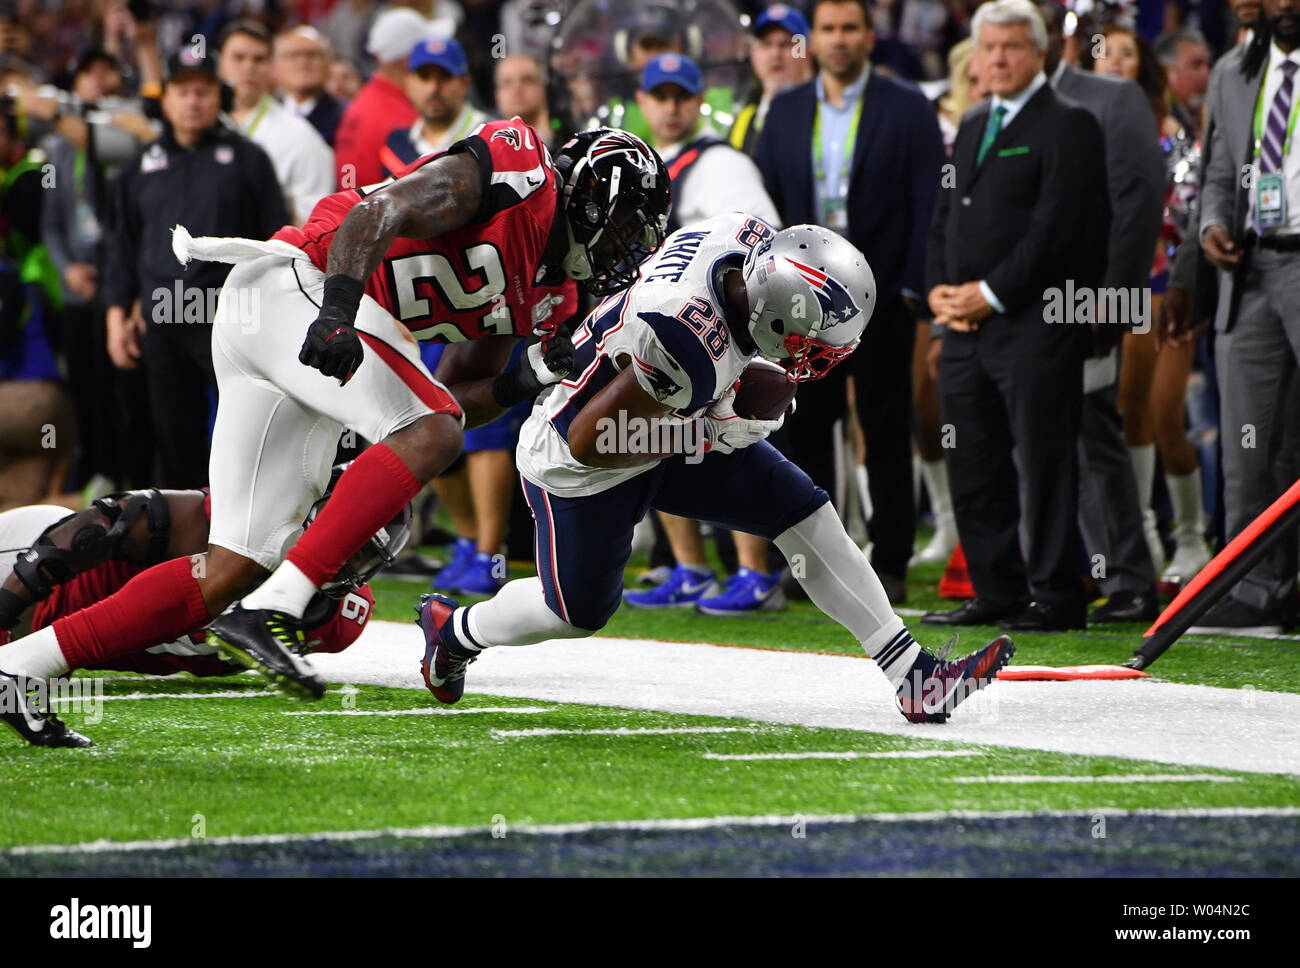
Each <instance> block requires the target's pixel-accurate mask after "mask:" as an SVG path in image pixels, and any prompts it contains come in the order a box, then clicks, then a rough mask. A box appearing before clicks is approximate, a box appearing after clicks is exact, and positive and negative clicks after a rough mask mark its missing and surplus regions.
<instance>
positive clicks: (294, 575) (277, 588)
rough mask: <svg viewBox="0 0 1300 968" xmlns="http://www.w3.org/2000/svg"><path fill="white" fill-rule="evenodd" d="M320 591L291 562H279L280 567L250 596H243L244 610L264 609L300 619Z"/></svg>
mask: <svg viewBox="0 0 1300 968" xmlns="http://www.w3.org/2000/svg"><path fill="white" fill-rule="evenodd" d="M318 591H320V589H318V588H317V587H316V586H315V585H314V584H312V580H311V579H310V578H308V577H307V576H306V575H304V574H303V573H302V572H301V571H299V570H298V566H297V565H295V564H294V563H293V562H291V561H282V562H280V567H279V568H277V569H275V571H273V572H271V577H270V578H268V579H267V580H266V581H264V582H263V583H262V584H261V585H259V586H258V587H257V588H256V589H255V590H254V591H253V592H252V593H251V594H249V595H246V596H244V601H243V603H242V604H243V606H244V608H249V609H257V608H264V609H267V610H268V611H272V612H282V613H284V614H285V615H288V616H290V617H292V618H302V613H303V612H305V611H306V610H307V604H308V603H309V602H310V601H311V600H312V598H313V597H314V596H315V594H316V592H318Z"/></svg>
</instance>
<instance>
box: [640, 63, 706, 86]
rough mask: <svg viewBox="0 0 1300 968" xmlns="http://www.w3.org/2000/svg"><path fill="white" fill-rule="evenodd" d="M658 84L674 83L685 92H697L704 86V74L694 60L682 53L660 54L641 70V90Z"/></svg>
mask: <svg viewBox="0 0 1300 968" xmlns="http://www.w3.org/2000/svg"><path fill="white" fill-rule="evenodd" d="M660 84H676V85H677V86H678V87H681V88H684V89H685V90H686V93H687V94H699V93H700V90H701V89H702V88H703V87H704V75H702V74H701V73H700V69H699V68H698V67H696V66H695V61H693V60H691V59H690V58H689V57H687V56H685V55H684V54H660V55H659V56H658V57H656V58H655V59H654V60H652V61H651V62H650V63H649V64H646V66H645V70H643V71H642V72H641V90H643V91H653V90H654V89H655V88H656V87H658V86H659V85H660Z"/></svg>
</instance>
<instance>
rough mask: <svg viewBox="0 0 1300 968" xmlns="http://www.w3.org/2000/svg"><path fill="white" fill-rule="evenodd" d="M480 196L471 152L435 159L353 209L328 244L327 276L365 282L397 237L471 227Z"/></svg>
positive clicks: (417, 236)
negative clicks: (340, 274)
mask: <svg viewBox="0 0 1300 968" xmlns="http://www.w3.org/2000/svg"><path fill="white" fill-rule="evenodd" d="M482 197H483V185H482V175H481V174H480V172H479V166H478V162H477V161H475V160H474V157H473V156H472V155H470V154H469V153H468V152H464V151H462V152H457V153H456V154H454V155H444V156H443V157H441V158H438V159H435V160H434V161H431V162H429V163H428V164H427V165H425V166H424V167H423V168H419V169H417V170H416V171H413V172H411V174H409V175H407V176H406V177H404V178H399V179H397V181H395V182H393V183H392V184H391V185H389V186H387V187H386V188H382V189H380V190H379V191H377V192H374V193H373V194H371V195H367V196H366V197H365V198H363V199H362V200H361V201H360V202H358V203H357V204H356V205H354V206H353V207H352V210H351V211H349V212H348V214H347V218H345V219H344V220H343V224H342V225H340V226H339V228H338V234H337V235H336V236H335V238H334V241H333V243H331V245H330V254H329V263H328V265H327V268H326V275H331V276H332V275H336V274H339V273H342V274H343V275H345V276H350V277H351V278H353V279H356V280H357V281H358V282H365V281H366V280H367V279H369V278H370V276H371V275H372V274H373V273H374V271H375V270H376V269H378V268H379V264H380V263H381V262H382V261H383V259H384V254H385V253H386V252H387V251H388V249H389V246H391V245H392V244H393V240H394V239H398V238H402V239H428V238H433V237H434V236H436V235H444V234H446V233H447V232H452V231H454V230H456V229H458V228H460V227H462V226H464V225H467V224H469V222H470V220H471V219H473V218H474V215H475V214H476V213H477V212H478V208H479V203H480V202H481V200H482Z"/></svg>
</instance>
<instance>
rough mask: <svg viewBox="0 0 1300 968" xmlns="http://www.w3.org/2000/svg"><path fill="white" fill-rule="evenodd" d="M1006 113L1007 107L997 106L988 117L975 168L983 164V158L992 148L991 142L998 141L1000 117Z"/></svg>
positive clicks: (1000, 128)
mask: <svg viewBox="0 0 1300 968" xmlns="http://www.w3.org/2000/svg"><path fill="white" fill-rule="evenodd" d="M1006 113H1007V106H1006V105H1005V104H999V105H998V106H997V107H995V108H994V109H993V113H992V114H990V115H989V123H988V125H986V126H985V128H984V140H983V141H981V142H980V150H979V154H978V155H976V156H975V166H976V167H979V166H980V165H982V164H984V156H985V155H987V154H988V153H989V149H990V148H992V147H993V142H995V141H997V140H998V135H999V134H1000V133H1001V132H1002V115H1004V114H1006Z"/></svg>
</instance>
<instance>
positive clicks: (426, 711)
mask: <svg viewBox="0 0 1300 968" xmlns="http://www.w3.org/2000/svg"><path fill="white" fill-rule="evenodd" d="M554 711H555V707H554V706H477V707H467V708H465V709H434V708H431V707H430V708H423V709H304V710H301V711H299V710H288V709H284V710H281V711H280V715H281V716H456V715H463V714H465V713H521V714H525V715H527V714H529V713H549V712H554Z"/></svg>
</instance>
